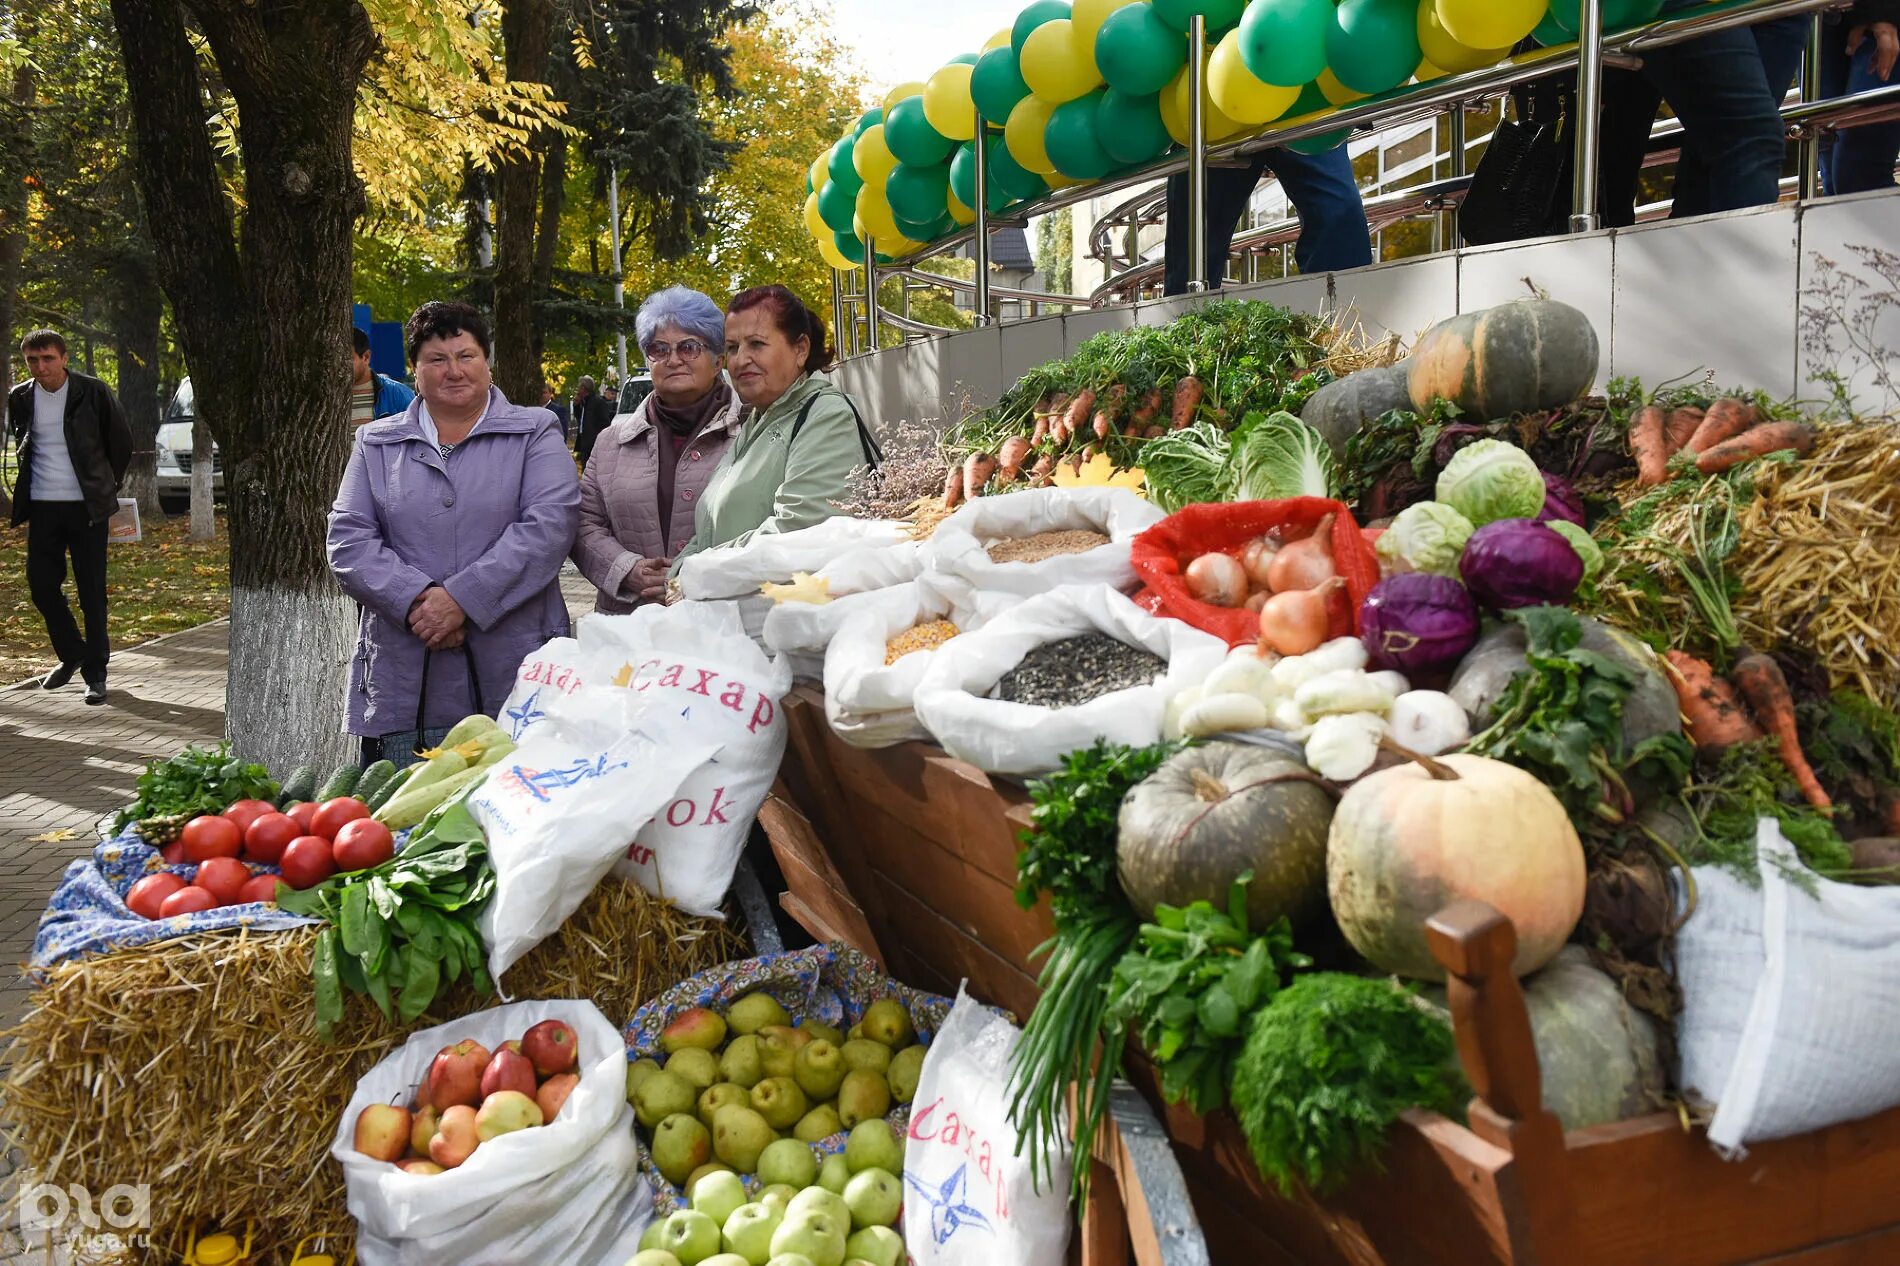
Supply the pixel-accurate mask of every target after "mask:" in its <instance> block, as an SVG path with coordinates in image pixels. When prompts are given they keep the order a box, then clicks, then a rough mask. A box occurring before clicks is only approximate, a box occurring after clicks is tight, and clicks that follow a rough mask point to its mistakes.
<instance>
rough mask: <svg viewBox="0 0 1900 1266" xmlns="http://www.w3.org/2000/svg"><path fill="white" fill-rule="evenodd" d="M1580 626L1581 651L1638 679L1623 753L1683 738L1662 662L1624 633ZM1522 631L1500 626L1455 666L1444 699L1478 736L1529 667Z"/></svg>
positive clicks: (1628, 706)
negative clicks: (1467, 718) (1648, 743)
mask: <svg viewBox="0 0 1900 1266" xmlns="http://www.w3.org/2000/svg"><path fill="white" fill-rule="evenodd" d="M1577 620H1578V623H1580V624H1581V625H1583V649H1585V650H1587V651H1595V652H1596V653H1597V654H1599V655H1607V656H1608V657H1609V658H1611V659H1614V660H1616V661H1617V662H1618V663H1621V664H1622V665H1624V666H1625V667H1627V668H1629V669H1630V670H1631V671H1633V672H1635V673H1636V675H1637V682H1636V689H1635V690H1634V691H1633V692H1632V693H1631V695H1630V697H1629V701H1628V702H1627V703H1625V704H1624V705H1623V750H1624V751H1625V752H1633V751H1635V750H1636V748H1637V747H1638V746H1639V745H1640V744H1641V743H1643V742H1644V740H1646V739H1652V738H1656V737H1657V736H1659V735H1663V734H1681V733H1682V707H1681V704H1680V703H1679V702H1678V701H1677V699H1676V692H1675V690H1674V688H1673V687H1671V686H1670V684H1669V679H1668V678H1667V677H1664V676H1663V670H1662V661H1661V660H1659V659H1657V658H1656V654H1655V652H1654V651H1652V650H1650V649H1649V647H1647V646H1645V645H1643V644H1642V643H1641V642H1639V641H1637V640H1636V639H1635V638H1633V637H1631V636H1630V635H1629V634H1627V633H1623V632H1621V631H1619V630H1617V629H1613V628H1611V627H1609V626H1608V625H1606V624H1602V623H1599V622H1598V621H1596V620H1592V619H1591V618H1589V617H1588V616H1579V617H1577ZM1525 645H1526V643H1525V636H1524V626H1523V625H1521V624H1516V623H1506V624H1501V625H1499V626H1498V627H1497V628H1495V629H1493V630H1492V631H1491V632H1489V633H1487V634H1485V635H1484V637H1482V638H1480V639H1479V641H1478V644H1477V645H1476V646H1474V647H1472V648H1471V652H1470V654H1468V655H1466V656H1465V657H1464V660H1463V662H1461V663H1460V664H1459V665H1458V671H1457V673H1456V674H1454V675H1453V677H1452V679H1451V687H1450V690H1449V693H1450V695H1451V697H1452V698H1453V699H1456V700H1457V701H1458V703H1459V705H1460V706H1461V707H1463V708H1464V710H1465V713H1466V714H1467V715H1468V716H1470V718H1471V728H1472V729H1473V730H1482V729H1483V728H1484V727H1485V726H1487V725H1489V724H1490V723H1491V718H1492V713H1493V712H1494V710H1495V709H1496V708H1497V703H1498V700H1499V699H1500V698H1502V697H1503V695H1504V691H1505V688H1506V687H1508V686H1509V685H1510V684H1511V678H1512V677H1514V676H1516V675H1517V674H1518V673H1519V672H1521V671H1523V669H1524V668H1525V666H1526V665H1527V664H1528V663H1529V662H1530V661H1529V659H1528V657H1527V656H1526V654H1525Z"/></svg>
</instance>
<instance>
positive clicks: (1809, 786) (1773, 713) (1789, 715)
mask: <svg viewBox="0 0 1900 1266" xmlns="http://www.w3.org/2000/svg"><path fill="white" fill-rule="evenodd" d="M1729 676H1730V678H1732V679H1733V680H1734V682H1735V685H1736V686H1737V687H1738V688H1739V689H1740V690H1741V692H1742V697H1743V698H1744V699H1746V700H1748V706H1749V707H1751V708H1753V709H1754V710H1755V719H1756V720H1757V721H1759V722H1760V723H1761V728H1762V729H1763V730H1765V731H1766V732H1767V733H1768V734H1769V735H1771V736H1772V737H1773V738H1774V740H1775V745H1776V747H1777V748H1779V749H1780V752H1781V763H1782V764H1784V765H1786V766H1787V767H1788V772H1789V773H1790V774H1793V775H1794V780H1795V782H1796V784H1798V785H1799V786H1800V788H1801V794H1802V795H1803V796H1805V797H1807V801H1808V803H1809V804H1811V805H1813V806H1814V807H1815V808H1817V809H1827V808H1831V807H1832V806H1833V804H1834V802H1833V801H1832V800H1830V799H1828V794H1827V792H1826V791H1825V790H1823V789H1822V787H1821V780H1820V779H1818V778H1816V777H1815V776H1814V770H1813V769H1811V768H1810V767H1809V766H1808V758H1807V757H1806V756H1804V755H1802V754H1801V736H1800V734H1799V733H1798V732H1797V731H1796V730H1795V725H1794V695H1793V693H1792V692H1791V691H1789V689H1788V679H1787V678H1785V677H1783V676H1782V675H1781V669H1780V668H1779V667H1778V666H1776V664H1775V661H1774V660H1772V659H1770V658H1768V656H1766V655H1759V654H1757V655H1744V656H1743V657H1742V658H1741V659H1740V660H1738V661H1736V664H1735V671H1734V672H1732V673H1730V674H1729Z"/></svg>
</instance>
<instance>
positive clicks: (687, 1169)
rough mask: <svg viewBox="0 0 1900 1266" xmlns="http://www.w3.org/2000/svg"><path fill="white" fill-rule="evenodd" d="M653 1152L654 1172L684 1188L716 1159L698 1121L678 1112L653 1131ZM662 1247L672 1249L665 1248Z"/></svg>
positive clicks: (696, 1118)
mask: <svg viewBox="0 0 1900 1266" xmlns="http://www.w3.org/2000/svg"><path fill="white" fill-rule="evenodd" d="M652 1150H653V1165H654V1168H656V1169H658V1170H659V1171H660V1173H661V1174H662V1175H663V1176H664V1177H665V1178H666V1181H668V1182H670V1183H672V1184H673V1185H675V1186H680V1185H682V1184H684V1183H685V1182H686V1180H687V1179H688V1178H690V1177H692V1175H693V1171H694V1170H696V1169H698V1168H699V1167H700V1166H701V1165H704V1164H705V1163H706V1162H707V1161H709V1160H711V1159H712V1137H711V1135H709V1134H708V1133H707V1131H706V1127H705V1126H703V1125H701V1124H700V1123H699V1118H698V1117H689V1116H687V1115H686V1114H685V1113H683V1112H678V1113H674V1114H673V1115H672V1116H670V1117H667V1118H666V1119H665V1120H664V1121H661V1122H660V1124H659V1126H658V1128H656V1129H655V1130H654V1131H653V1149H652ZM660 1247H662V1248H671V1247H672V1246H671V1245H666V1244H662V1245H661V1246H660ZM675 1251H677V1250H675Z"/></svg>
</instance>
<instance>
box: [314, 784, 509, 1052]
mask: <svg viewBox="0 0 1900 1266" xmlns="http://www.w3.org/2000/svg"><path fill="white" fill-rule="evenodd" d="M279 891H280V892H281V893H282V895H281V896H280V897H279V899H278V906H279V907H280V908H281V909H283V910H284V911H286V912H287V913H290V914H300V915H303V916H305V917H306V918H313V919H323V920H325V921H326V922H327V923H329V925H330V926H329V927H326V928H324V929H323V931H322V933H321V934H319V936H318V938H317V946H316V950H315V952H314V954H313V956H312V960H311V975H312V978H313V986H314V990H315V995H316V1017H317V1033H318V1035H319V1036H320V1037H322V1038H323V1040H325V1041H329V1040H330V1037H331V1035H332V1033H333V1032H334V1031H335V1027H336V1024H337V1022H338V1021H340V1020H341V1019H342V1018H343V991H344V990H345V989H348V990H350V991H351V992H354V993H360V994H366V995H368V996H369V997H370V998H371V999H372V1000H373V1001H374V1002H375V1003H376V1005H377V1007H378V1008H379V1009H380V1010H381V1011H382V1013H383V1015H384V1016H386V1017H388V1018H390V1019H395V1020H401V1021H402V1022H403V1023H405V1024H406V1023H409V1022H410V1021H412V1020H415V1019H417V1018H418V1017H419V1016H421V1015H422V1014H423V1013H424V1012H425V1011H427V1010H428V1009H429V1005H430V1004H431V1003H432V1002H434V1001H435V997H436V994H437V993H438V992H439V991H440V989H441V987H442V985H443V984H445V983H447V984H452V983H454V982H455V981H457V980H460V979H461V977H462V974H463V973H464V972H467V973H468V975H469V978H470V980H471V981H472V982H473V983H474V985H475V988H476V989H477V990H478V991H480V992H482V993H490V992H492V991H493V989H494V985H493V982H491V981H490V980H489V978H488V967H487V951H486V950H485V949H484V948H483V946H482V938H481V933H480V931H479V930H478V924H479V920H480V918H481V913H482V909H483V907H484V906H486V905H487V903H488V900H489V898H490V897H492V896H493V895H494V892H495V871H494V868H493V867H492V866H490V865H489V862H488V845H487V841H486V840H485V839H484V838H483V836H482V830H481V827H480V826H478V825H476V822H475V819H474V817H473V816H472V815H471V814H470V813H469V811H468V807H467V803H466V797H457V798H456V799H454V800H452V801H450V802H449V803H448V804H445V805H443V806H442V807H441V808H439V809H437V810H436V811H435V812H434V813H432V814H431V815H430V816H429V817H428V818H427V819H425V820H424V821H423V823H422V824H421V825H420V826H419V827H417V828H416V830H415V831H414V832H413V833H412V834H411V835H410V837H409V839H408V842H407V843H405V844H404V845H403V849H402V851H401V852H400V853H398V854H396V856H394V857H392V858H390V859H389V860H388V861H386V862H384V863H383V864H382V865H380V866H374V867H371V868H370V869H368V870H359V871H352V872H350V873H349V874H346V875H338V876H336V877H335V878H332V879H328V880H325V881H324V882H323V883H321V884H318V885H317V886H316V887H314V888H306V889H305V890H303V891H302V892H287V891H283V890H282V889H280V890H279Z"/></svg>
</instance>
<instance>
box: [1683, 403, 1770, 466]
mask: <svg viewBox="0 0 1900 1266" xmlns="http://www.w3.org/2000/svg"><path fill="white" fill-rule="evenodd" d="M1758 420H1759V418H1758V416H1757V414H1756V412H1755V406H1754V405H1752V404H1750V403H1749V402H1748V401H1746V400H1737V399H1736V398H1735V397H1734V396H1723V397H1722V398H1721V399H1720V400H1717V401H1716V402H1715V403H1714V404H1712V405H1710V406H1709V409H1708V412H1706V413H1704V414H1703V415H1702V422H1701V424H1700V425H1699V426H1697V427H1696V429H1695V434H1694V435H1691V436H1690V437H1689V442H1688V444H1686V445H1684V447H1685V448H1687V449H1688V450H1689V451H1690V452H1691V453H1706V452H1708V451H1709V450H1710V449H1712V448H1714V447H1715V446H1716V445H1717V444H1720V443H1722V442H1723V441H1724V440H1732V439H1734V438H1735V437H1736V436H1738V435H1740V434H1741V433H1742V432H1743V431H1746V430H1747V429H1748V428H1749V427H1751V426H1753V425H1755V423H1756V422H1757V421H1758Z"/></svg>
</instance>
